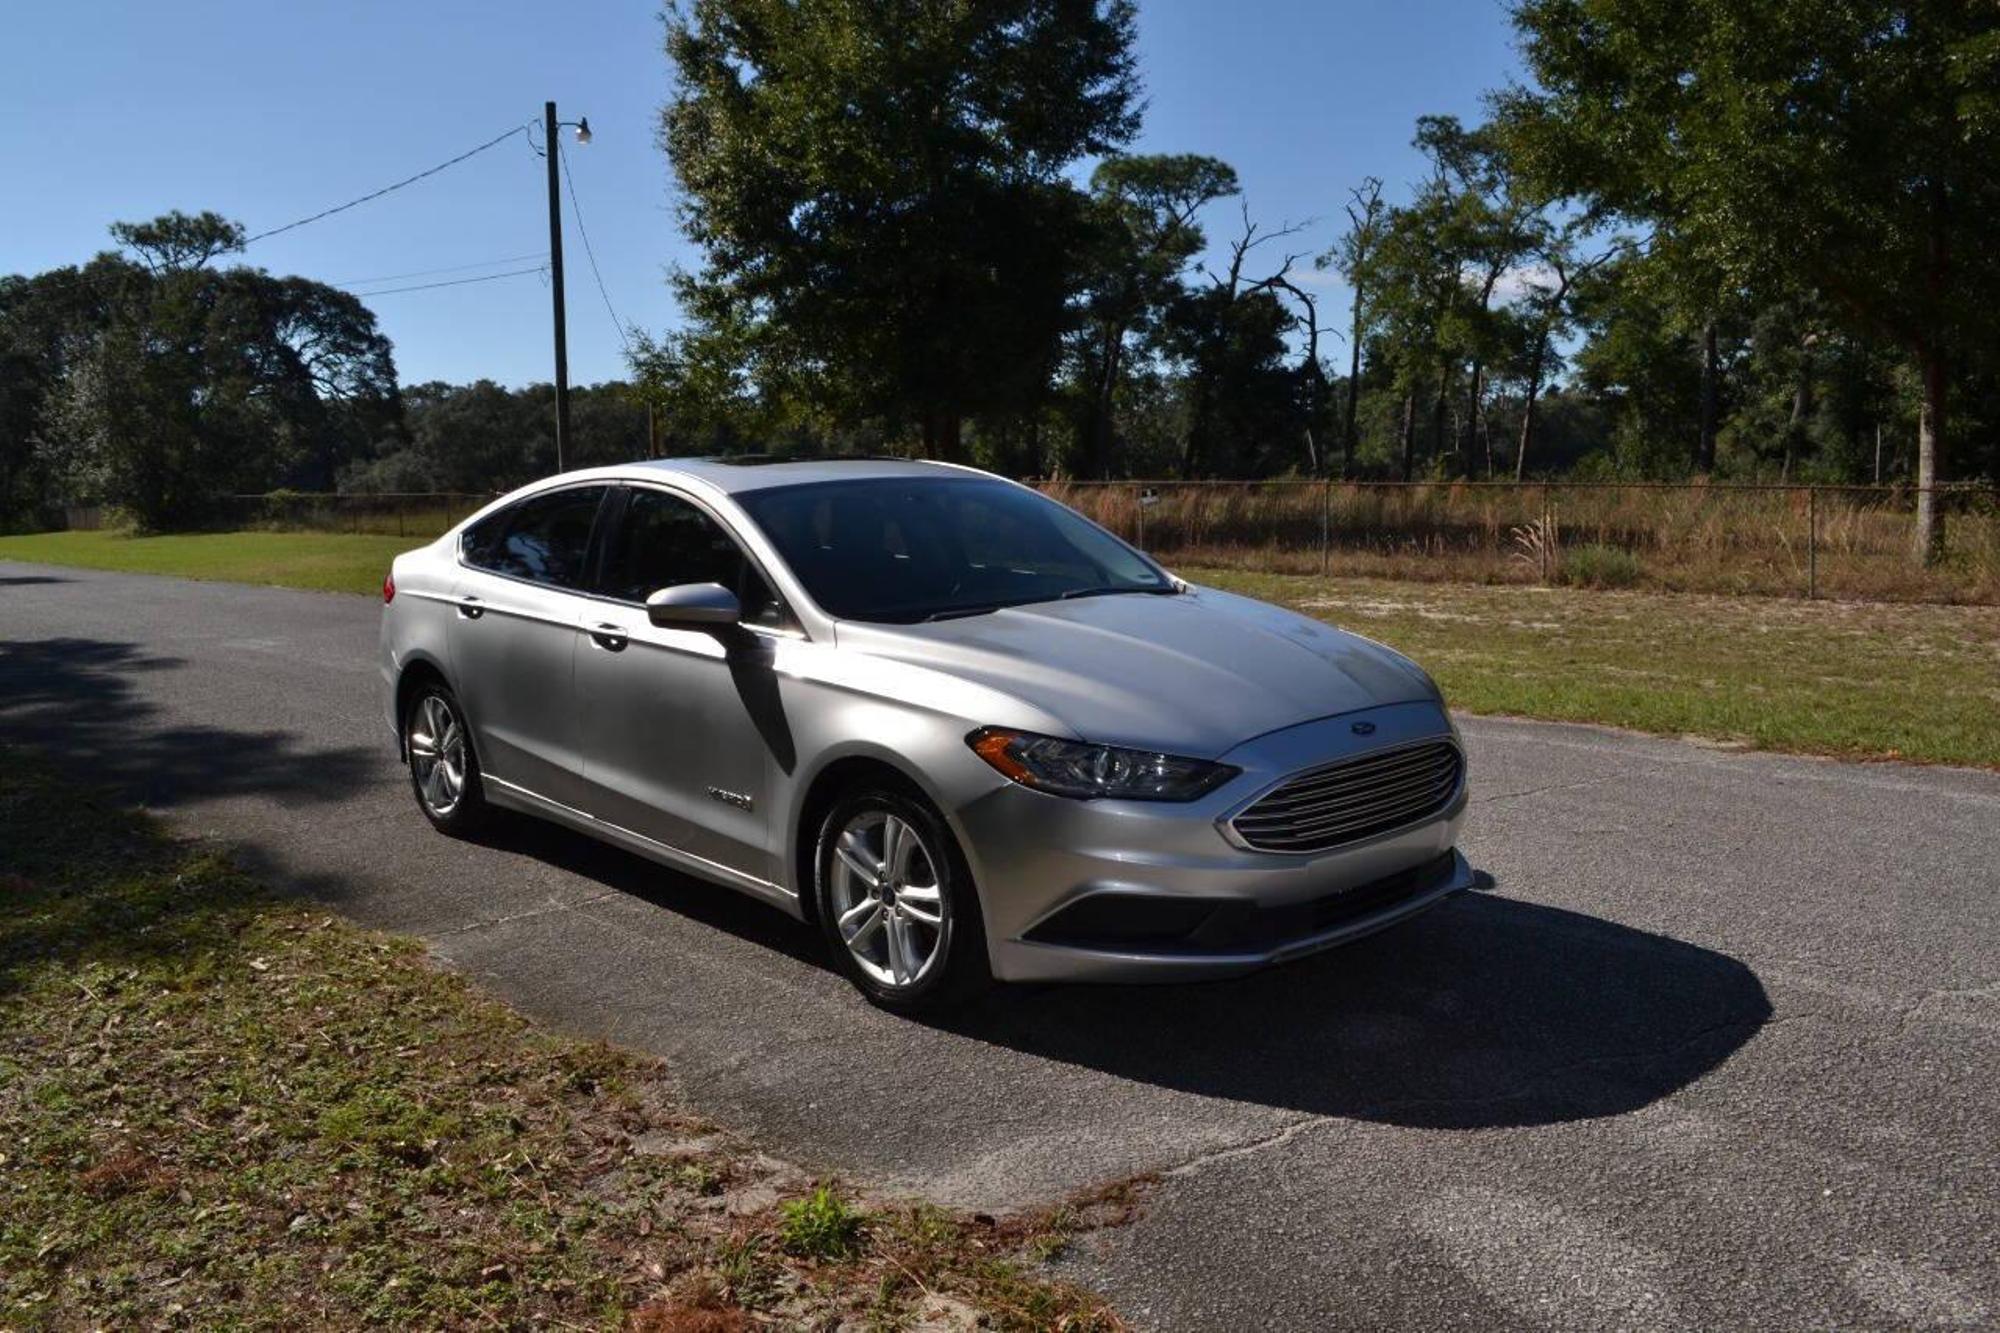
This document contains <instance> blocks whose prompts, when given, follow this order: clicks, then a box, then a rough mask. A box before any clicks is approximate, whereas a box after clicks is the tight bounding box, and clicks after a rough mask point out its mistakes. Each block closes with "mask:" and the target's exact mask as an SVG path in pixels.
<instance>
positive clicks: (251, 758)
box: [0, 638, 379, 809]
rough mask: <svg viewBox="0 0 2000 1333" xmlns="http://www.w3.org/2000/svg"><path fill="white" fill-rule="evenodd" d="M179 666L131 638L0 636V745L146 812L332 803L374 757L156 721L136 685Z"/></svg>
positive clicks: (281, 734)
mask: <svg viewBox="0 0 2000 1333" xmlns="http://www.w3.org/2000/svg"><path fill="white" fill-rule="evenodd" d="M186 666H187V663H186V662H185V661H184V660H183V659H181V658H177V657H167V656H163V655H159V654H153V653H149V652H147V651H146V650H145V649H143V648H142V647H140V646H139V645H138V644H133V643H120V642H116V641H111V640H104V639H87V638H54V639H31V640H0V743H4V744H9V745H24V746H30V747H33V748H35V749H38V750H43V751H46V752H47V754H48V756H49V758H50V759H51V760H52V761H54V762H55V763H56V764H58V765H59V766H60V767H61V768H62V769H63V770H64V771H65V772H67V773H68V774H69V775H70V776H72V777H74V778H77V779H79V780H81V781H84V782H88V783H91V784H94V785H98V786H104V787H109V788H111V789H113V790H114V791H116V792H117V793H118V794H119V795H120V796H122V797H124V798H126V799H129V800H133V801H137V802H139V803H141V804H143V805H146V806H150V807H153V808H155V809H163V808H170V807H173V806H177V805H183V804H186V803H188V802H190V801H194V800H201V799H206V798H210V797H216V796H231V795H239V794H259V795H266V796H277V797H280V798H284V799H289V800H307V801H311V800H325V801H334V800H339V799H341V798H342V797H344V796H347V795H350V794H351V793H352V792H353V790H354V788H355V786H356V785H357V784H359V783H361V782H362V781H364V780H365V779H366V778H367V776H368V774H369V772H370V767H371V765H372V764H374V763H375V762H377V760H378V759H379V756H378V755H375V754H373V753H371V752H369V751H366V750H363V749H361V748H359V747H355V746H346V747H326V746H310V745H305V744H302V743H300V741H299V739H298V738H297V737H296V736H295V735H294V734H293V733H290V732H285V731H275V730H252V729H247V728H237V727H206V726H167V725H161V724H160V723H159V720H158V718H157V716H156V715H157V714H158V712H159V711H160V710H159V708H158V706H157V705H155V704H154V703H152V702H151V701H150V700H148V699H146V698H145V697H144V696H143V694H142V693H141V692H140V690H139V689H138V686H137V684H136V680H137V678H138V677H141V676H146V675H152V674H156V673H160V672H172V671H177V670H182V669H184V668H186Z"/></svg>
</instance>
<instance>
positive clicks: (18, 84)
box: [0, 0, 1517, 384]
mask: <svg viewBox="0 0 2000 1333" xmlns="http://www.w3.org/2000/svg"><path fill="white" fill-rule="evenodd" d="M657 14H658V5H657V4H656V3H655V0H621V2H620V3H612V2H611V0H573V2H572V3H569V4H562V3H556V4H549V3H541V4H533V5H531V4H526V3H514V2H512V0H479V2H478V3H474V2H473V0H400V3H386V2H382V0H354V2H350V3H345V4H340V5H333V4H306V3H285V4H272V3H270V0H261V2H259V3H249V2H248V0H243V2H230V3H221V2H215V3H205V2H202V0H194V2H193V3H181V4H173V5H168V4H160V3H157V0H154V2H151V3H144V4H141V3H133V2H131V0H126V2H125V3H118V4H99V3H87V2H86V0H77V2H76V3H70V4H36V5H20V6H16V7H15V8H14V12H13V13H11V14H10V15H9V19H8V26H9V39H8V41H7V42H6V44H5V45H4V47H0V113H4V114H0V161H5V162H6V163H7V166H8V173H7V189H6V195H7V207H6V210H5V217H6V220H5V223H4V226H0V272H35V271H38V270H41V269H44V268H49V267H52V266H55V265H58V264H66V263H75V262H79V261H81V260H83V259H86V258H88V257H89V256H90V255H92V254H94V253H95V252H96V251H98V250H100V249H103V248H106V247H107V246H108V245H109V243H110V242H109V239H108V237H107V236H106V234H105V230H104V229H105V226H106V224H108V223H110V222H111V221H113V220H115V219H121V218H124V219H133V218H147V217H151V216H153V215H155V214H157V213H161V212H164V211H166V210H167V209H170V208H181V209H186V210H189V211H194V210H198V209H203V208H212V209H216V210H217V211H219V212H222V213H224V214H225V215H227V216H230V217H233V218H235V219H237V220H238V221H241V222H242V223H243V224H244V225H245V226H246V227H248V228H249V229H250V230H251V231H252V232H255V231H258V230H260V229H262V228H266V227H272V226H277V225H279V224H281V223H284V222H288V221H291V220H292V219H294V218H298V217H303V216H305V215H307V214H310V213H314V212H317V211H318V210H320V209H322V208H325V207H328V206H331V205H333V204H337V203H340V202H342V201H344V200H347V199H351V198H353V197H355V196H356V195H360V194H363V193H366V192H368V191H370V190H373V189H376V188H378V187H380V186H382V185H386V184H388V183H390V182H391V181H394V180H397V179H400V178H401V177H404V176H407V175H410V174H412V173H414V172H417V171H421V170H423V169H424V168H426V167H429V166H432V165H434V164H436V163H438V162H440V161H442V160H444V159H445V158H448V157H451V156H453V155H455V154H457V153H459V152H461V151H463V150H465V149H467V148H470V147H472V146H473V145H475V144H478V143H480V142H482V141H484V140H486V139H490V138H492V137H493V136H494V135H496V134H499V133H501V132H503V131H504V130H506V129H507V128H508V127H509V126H511V125H515V124H520V123H524V122H526V121H528V120H530V119H535V120H539V118H540V115H541V108H542V103H543V102H544V101H545V100H547V99H548V98H551V97H553V98H555V99H556V100H557V101H558V102H559V103H560V104H561V109H562V113H563V115H564V118H565V119H571V118H574V117H576V116H579V115H587V116H588V117H589V118H590V123H591V128H592V130H593V132H594V141H593V142H592V143H591V144H589V145H588V146H585V147H579V146H576V145H574V144H571V145H569V146H568V148H567V150H566V151H567V154H568V158H569V163H570V169H571V171H572V173H573V175H574V178H575V184H576V193H577V198H578V202H579V203H580V205H581V209H582V220H583V223H584V225H585V227H586V228H587V230H588V232H589V236H590V240H591V243H592V246H593V247H594V249H595V251H596V254H597V260H598V264H599V266H600V268H601V269H602V271H603V275H604V282H605V286H606V288H607V290H608V291H609V293H610V297H611V301H612V303H613V304H614V306H615V307H616V309H617V312H618V314H619V315H620V316H621V317H622V318H623V319H624V320H625V321H626V322H627V323H629V324H637V325H639V326H641V327H645V328H652V329H660V328H665V327H669V326H671V325H672V324H673V323H674V321H675V319H676V314H675V310H674V307H673V302H672V300H671V298H670V297H669V295H668V293H667V290H666V287H665V284H664V281H663V275H664V273H665V271H666V268H667V266H668V265H670V264H672V263H674V262H676V261H677V260H685V259H687V258H688V251H687V249H686V247H685V245H684V243H683V242H682V241H681V239H680V237H679V235H678V233H677V231H676V230H675V227H674V219H673V211H672V206H673V196H672V185H671V180H670V177H669V175H668V172H667V165H666V159H665V157H664V155H663V154H662V153H661V152H660V150H659V148H658V147H657V146H656V144H655V143H654V129H655V125H656V122H657V118H658V110H659V107H660V104H661V103H662V101H663V100H664V99H665V97H666V95H667V92H668V78H669V71H668V66H667V63H666V59H665V57H664V55H663V54H662V53H661V50H660V26H659V20H658V17H657ZM1139 39H1140V52H1139V54H1140V61H1141V69H1142V73H1143V77H1144V79H1145V84H1146V96H1147V99H1148V110H1147V115H1146V124H1145V130H1144V132H1143V134H1142V136H1141V139H1140V142H1139V143H1138V144H1137V145H1135V147H1136V148H1137V149H1139V150H1142V151H1162V152H1164V151H1175V152H1203V153H1210V154H1213V155H1215V156H1217V157H1221V158H1223V159H1225V160H1227V161H1228V162H1230V163H1231V164H1232V165H1234V166H1235V167H1236V169H1237V172H1238V174H1239V176H1240V177H1241V179H1242V181H1243V184H1244V187H1245V192H1246V194H1247V196H1248V199H1249V202H1250V205H1251V209H1252V213H1253V215H1254V216H1255V217H1256V218H1257V219H1258V220H1259V221H1260V222H1261V223H1265V224H1268V225H1276V224H1278V223H1280V222H1283V221H1291V222H1301V221H1305V220H1307V219H1312V218H1317V219H1318V223H1317V225H1316V226H1314V227H1313V228H1312V229H1310V230H1309V231H1307V232H1306V233H1304V234H1302V235H1301V236H1299V237H1296V238H1292V239H1289V240H1287V241H1285V242H1281V243H1279V244H1281V245H1283V246H1285V247H1287V248H1292V249H1298V250H1314V251H1316V250H1318V249H1321V248H1324V247H1325V246H1326V245H1328V244H1330V243H1331V241H1332V240H1333V238H1334V236H1335V235H1336V234H1337V231H1338V224H1339V221H1340V207H1341V204H1342V202H1343V201H1344V200H1345V198H1346V194H1347V190H1348V188H1349V186H1351V185H1352V184H1354V183H1355V182H1357V181H1359V180H1360V179H1361V178H1362V177H1364V176H1367V175H1371V174H1372V175H1378V176H1381V177H1383V178H1384V179H1385V180H1386V181H1387V182H1388V183H1389V188H1390V192H1391V194H1392V195H1400V193H1401V191H1402V190H1403V189H1404V188H1405V187H1406V185H1407V183H1408V182H1409V181H1411V180H1412V179H1414V178H1415V177H1416V175H1417V174H1418V171H1419V163H1418V161H1417V158H1416V156H1415V154H1414V153H1413V152H1412V151H1411V150H1410V147H1409V139H1410V134H1411V130H1412V127H1413V125H1414V122H1415V120H1416V117H1417V116H1419V115H1421V114H1423V113H1426V112H1451V113H1455V114H1458V115H1460V116H1463V117H1465V118H1467V119H1473V118H1476V117H1477V116H1478V115H1479V108H1480V98H1481V95H1482V94H1483V93H1484V92H1485V91H1486V90H1488V89H1490V88H1493V87H1497V86H1499V85H1500V84H1501V83H1502V82H1504V81H1505V80H1506V78H1508V77H1509V76H1510V75H1511V73H1512V72H1513V71H1514V70H1515V68H1516V66H1517V62H1516V59H1515V55H1514V52H1513V47H1512V41H1511V34H1510V31H1509V29H1508V25H1507V21H1506V14H1505V12H1504V9H1503V7H1502V4H1501V0H1403V3H1399V4H1380V3H1376V2H1375V0H1354V2H1351V3H1331V2H1330V0H1320V2H1319V3H1314V0H1234V2H1233V3H1221V2H1220V0H1140V4H1139ZM542 171H543V167H542V163H541V161H540V160H539V159H538V158H536V157H535V156H533V154H532V153H531V152H530V150H529V149H528V147H527V146H526V144H525V143H524V142H522V140H520V139H519V138H516V139H514V140H511V141H509V142H508V143H505V144H502V145H501V146H499V147H497V148H494V149H491V150H489V151H487V152H485V153H482V154H480V155H479V156H477V157H475V158H472V159H471V160H469V161H467V162H465V163H463V164H461V165H459V166H457V167H454V168H453V169H451V170H450V171H449V172H446V173H443V174H441V175H439V176H437V177H434V178H432V179H430V180H427V181H424V182H421V183H419V184H417V185H414V186H412V187H410V188H408V189H406V190H402V191H399V192H397V193H395V194H393V195H390V196H388V197H386V198H384V199H381V200H378V201H376V202H373V203H369V204H365V205H362V206H361V207H359V208H356V209H353V210H351V211H349V212H346V213H343V214H341V215H339V216H338V217H334V218H330V219H328V220H326V221H324V222H320V223H317V224H314V225H312V226H309V227H303V228H300V229H298V230H297V231H294V232H290V233H287V234H285V235H283V236H277V237H273V238H271V239H270V240H267V241H264V242H261V243H259V244H257V245H256V246H254V247H252V248H251V250H250V251H249V252H248V254H247V255H246V256H245V259H246V262H253V263H257V264H260V265H262V266H264V267H266V268H268V269H270V270H272V271H273V272H280V273H300V274H304V275H306V276H308V277H313V278H317V279H320V280H322V281H326V282H334V283H342V284H349V283H361V280H364V279H385V280H384V281H376V282H373V283H363V284H362V285H363V286H364V287H365V288H366V289H368V290H374V291H380V290H381V289H383V288H387V287H399V286H411V285H416V284H421V283H428V282H442V281H451V280H455V279H459V278H464V277H478V276H482V275H484V274H486V273H492V272H500V271H504V270H507V269H517V268H522V267H530V266H533V265H536V264H538V263H539V262H540V256H541V254H542V253H543V252H544V251H545V250H546V249H547V244H548V231H547V227H548V223H547V211H546V210H547V204H546V196H545V193H544V183H543V175H542ZM567 208H568V201H567V200H565V209H566V210H567ZM1236 225H1237V218H1236V216H1235V214H1234V212H1233V210H1230V209H1228V208H1227V207H1226V206H1225V207H1224V208H1223V209H1221V210H1218V212H1217V214H1216V215H1215V216H1214V217H1212V218H1211V219H1210V228H1209V230H1210V235H1211V237H1213V238H1216V239H1222V238H1225V237H1226V236H1227V234H1228V233H1229V232H1230V231H1232V230H1233V229H1234V227H1235V226H1236ZM564 254H565V259H566V260H567V261H568V262H567V270H568V288H569V337H570V374H571V378H572V379H573V380H574V381H575V382H579V383H591V382H596V381H599V380H604V379H610V378H615V377H617V376H619V375H620V374H621V373H622V371H623V360H622V357H621V354H620V349H619V342H618V337H617V334H616V332H615V328H614V325H613V324H612V321H611V317H610V316H609V314H607V312H606V311H605V308H604V304H603V301H602V299H601V298H600V296H599V294H598V291H597V287H596V285H595V283H594V282H593V281H592V279H591V276H590V269H589V264H588V262H587V260H586V257H585V255H584V252H583V245H582V243H581V240H580V238H579V237H578V234H577V229H576V220H575V218H574V217H573V216H572V217H569V218H567V219H566V222H565V238H564ZM489 261H493V262H489ZM500 261H505V262H500ZM447 270H448V271H447ZM402 275H410V276H407V277H404V276H402ZM1321 290H1324V291H1326V292H1327V294H1328V297H1329V299H1330V301H1331V302H1332V303H1333V305H1334V307H1335V308H1336V309H1337V308H1339V307H1340V306H1341V305H1342V304H1344V296H1343V294H1342V293H1341V291H1340V289H1339V287H1338V286H1337V285H1336V284H1332V283H1327V284H1325V285H1324V286H1323V287H1322V288H1321ZM368 300H369V304H370V305H371V306H372V307H373V309H374V310H375V311H376V313H377V315H378V316H379V317H380V320H381V323H382V326H383V328H384V329H385V330H386V331H387V333H388V334H389V336H390V337H391V338H392V339H393V340H394V342H395V345H396V360H397V365H398V368H399V371H400V372H401V375H402V378H403V379H404V380H405V382H417V381H422V380H428V379H448V380H469V379H475V378H479V377H481V376H484V377H488V378H492V379H496V380H499V381H501V382H503V383H508V384H521V383H526V382H528V381H531V380H536V379H544V380H545V379H547V378H549V375H550V373H551V372H550V368H549V367H550V354H549V296H548V291H547V288H546V287H545V286H544V284H543V280H542V279H541V278H540V277H539V276H538V275H535V274H528V275H525V276H519V277H513V278H506V279H502V280H499V281H492V282H477V283H470V284H465V285H459V286H452V287H439V288H432V289H430V290H426V291H413V292H404V293H399V294H393V295H380V296H375V297H370V298H368ZM1333 322H1335V323H1336V324H1337V323H1338V322H1339V321H1338V320H1337V319H1336V320H1334V321H1333ZM1338 350H1339V349H1338V348H1337V347H1332V348H1329V353H1330V354H1337V353H1338Z"/></svg>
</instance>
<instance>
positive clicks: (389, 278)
mask: <svg viewBox="0 0 2000 1333" xmlns="http://www.w3.org/2000/svg"><path fill="white" fill-rule="evenodd" d="M548 257H549V252H548V251H546V250H531V251H529V252H528V253H527V254H525V255H503V256H502V257H500V258H498V259H482V260H480V261H479V262H477V263H474V264H447V265H446V266H445V267H443V268H420V269H413V270H411V271H410V272H408V273H384V274H382V275H381V276H380V277H376V278H349V279H347V280H346V281H345V282H330V283H328V284H327V286H329V287H365V286H367V285H368V284H369V283H371V282H396V281H398V280H400V279H403V278H428V277H431V276H433V275H435V274H439V273H464V272H466V271H467V270H468V269H475V268H492V267H493V266H494V265H495V264H518V263H520V262H521V261H523V260H526V259H547V258H548Z"/></svg>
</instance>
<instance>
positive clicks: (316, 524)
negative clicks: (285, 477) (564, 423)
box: [219, 491, 497, 541]
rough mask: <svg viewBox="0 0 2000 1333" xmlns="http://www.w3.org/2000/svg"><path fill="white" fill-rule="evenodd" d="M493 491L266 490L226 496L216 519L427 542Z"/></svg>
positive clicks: (224, 522) (273, 527) (282, 528)
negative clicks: (349, 491)
mask: <svg viewBox="0 0 2000 1333" xmlns="http://www.w3.org/2000/svg"><path fill="white" fill-rule="evenodd" d="M496 495H497V492H485V493H477V492H470V491H467V492H455V491H425V492H403V493H396V492H390V493H384V494H372V495H371V494H359V493H340V494H332V493H321V492H311V491H272V492H270V493H268V494H265V495H232V496H229V497H228V499H227V501H226V503H225V505H224V508H223V512H222V514H221V515H220V516H219V522H220V524H221V525H222V526H225V527H233V528H241V529H251V530H254V529H259V528H262V529H267V530H271V531H279V532H352V533H373V534H376V535H378V536H394V537H410V538H414V539H417V540H423V541H427V540H429V539H430V538H432V537H436V536H438V535H440V534H441V533H443V532H444V531H445V530H446V529H448V528H450V527H451V526H452V525H453V524H455V523H457V522H459V521H460V520H461V519H464V518H466V517H468V516H469V515H471V514H473V513H474V512H476V511H478V510H479V509H481V508H483V507H484V506H485V505H487V504H489V503H491V502H492V501H493V500H494V499H495V498H496Z"/></svg>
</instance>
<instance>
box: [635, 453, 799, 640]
mask: <svg viewBox="0 0 2000 1333" xmlns="http://www.w3.org/2000/svg"><path fill="white" fill-rule="evenodd" d="M676 583H720V584H721V585H722V586H723V587H725V588H727V589H729V590H730V591H731V592H733V593H735V594H736V598H737V600H738V601H740V602H742V603H743V618H744V619H745V620H746V621H749V622H751V623H752V624H764V625H775V624H778V623H779V622H780V621H781V620H782V618H783V610H782V607H781V606H780V604H779V602H778V599H777V597H776V596H775V595H773V594H772V592H771V588H770V585H769V584H767V583H765V582H764V576H763V575H762V574H760V573H758V571H757V567H756V566H755V565H753V564H751V563H750V560H749V558H748V557H747V556H745V555H744V554H743V549H742V548H741V547H739V546H738V545H737V544H736V540H735V539H734V538H733V537H731V536H730V535H729V534H728V533H727V532H725V531H723V529H722V526H721V525H720V524H719V523H717V522H716V521H715V520H714V519H712V518H710V517H709V516H708V515H707V514H705V513H703V512H702V511H701V510H700V509H699V508H697V507H696V506H694V505H692V504H690V503H689V502H687V501H686V500H683V499H681V498H680V497H679V496H676V495H669V494H667V493H666V492H665V491H655V490H648V489H645V488H643V487H642V488H635V489H634V490H633V491H632V493H631V498H630V499H629V500H628V501H627V502H626V505H625V519H624V522H622V523H621V524H619V526H618V530H617V532H615V533H614V534H612V537H611V545H610V547H609V548H608V549H607V550H606V551H605V558H604V588H603V591H604V593H605V595H606V596H609V597H617V598H619V599H621V600H623V601H627V602H643V601H645V600H646V599H647V598H648V597H650V596H652V595H653V594H654V593H656V592H658V591H659V590H660V589H662V588H668V587H672V586H673V585H674V584H676Z"/></svg>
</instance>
